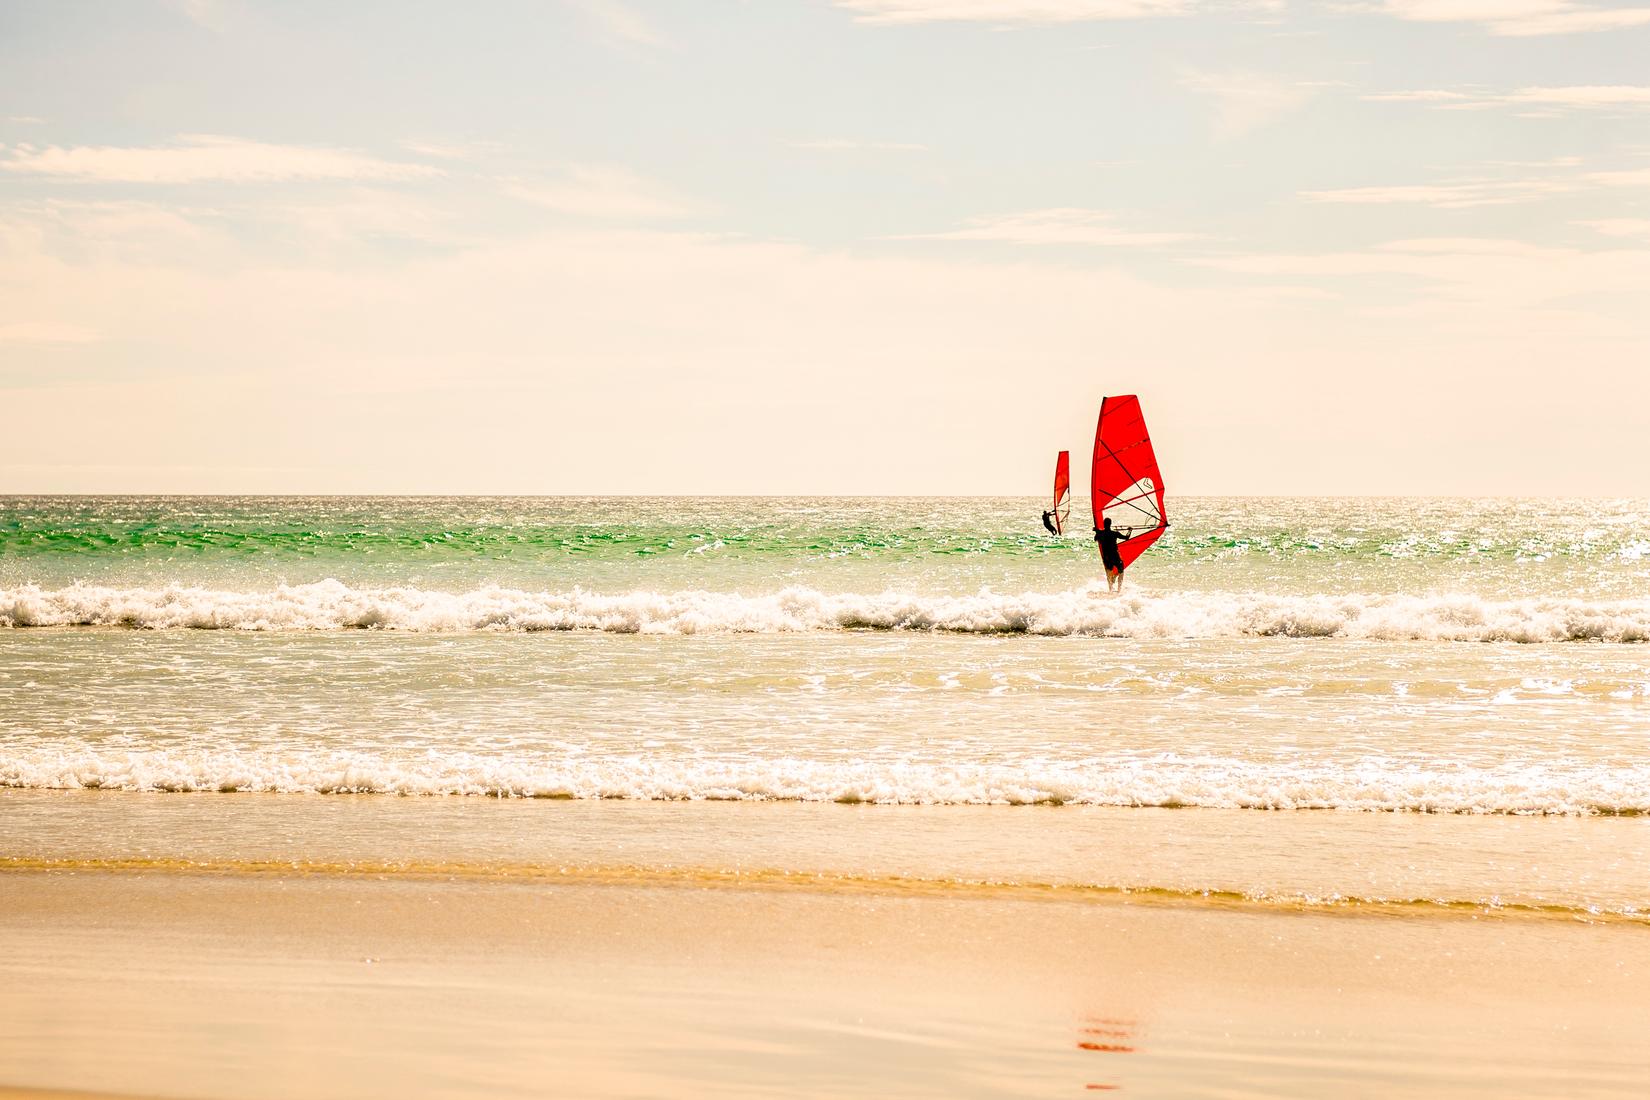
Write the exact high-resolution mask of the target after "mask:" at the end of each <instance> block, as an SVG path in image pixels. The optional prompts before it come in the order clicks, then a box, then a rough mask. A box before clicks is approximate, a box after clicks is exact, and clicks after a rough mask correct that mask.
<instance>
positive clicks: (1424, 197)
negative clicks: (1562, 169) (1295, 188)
mask: <svg viewBox="0 0 1650 1100" xmlns="http://www.w3.org/2000/svg"><path fill="white" fill-rule="evenodd" d="M1575 190H1577V185H1576V184H1575V183H1572V182H1567V181H1564V180H1539V179H1525V180H1497V179H1463V180H1452V181H1444V182H1441V183H1421V184H1400V185H1397V186H1389V187H1343V188H1338V189H1335V190H1329V191H1302V192H1301V197H1302V198H1304V199H1306V200H1307V201H1308V202H1323V203H1342V204H1350V205H1358V206H1386V205H1419V206H1431V207H1436V208H1437V209H1440V210H1462V209H1466V208H1468V207H1474V206H1507V205H1511V204H1514V203H1521V202H1534V201H1535V200H1537V199H1544V198H1547V197H1548V196H1550V195H1561V194H1565V193H1567V192H1570V191H1575Z"/></svg>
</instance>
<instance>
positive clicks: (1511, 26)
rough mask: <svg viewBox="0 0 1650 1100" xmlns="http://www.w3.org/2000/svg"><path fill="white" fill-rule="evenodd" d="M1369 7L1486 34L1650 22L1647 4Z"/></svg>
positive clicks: (1430, 2) (1508, 1) (1478, 2)
mask: <svg viewBox="0 0 1650 1100" xmlns="http://www.w3.org/2000/svg"><path fill="white" fill-rule="evenodd" d="M1356 10H1365V11H1368V10H1373V11H1378V12H1381V13H1383V14H1385V15H1391V16H1395V17H1396V18H1399V19H1404V20H1410V21H1413V22H1420V23H1481V24H1483V25H1484V26H1485V27H1486V28H1487V29H1488V30H1489V32H1490V33H1491V34H1498V35H1507V36H1513V37H1530V36H1535V35H1547V34H1580V33H1585V32H1589V31H1607V30H1620V29H1622V28H1625V27H1641V26H1644V25H1646V24H1650V8H1608V7H1594V6H1591V5H1586V4H1575V3H1571V2H1570V0H1384V3H1381V4H1380V5H1378V6H1376V7H1374V8H1360V9H1356Z"/></svg>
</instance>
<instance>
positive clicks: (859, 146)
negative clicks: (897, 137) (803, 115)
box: [790, 138, 928, 153]
mask: <svg viewBox="0 0 1650 1100" xmlns="http://www.w3.org/2000/svg"><path fill="white" fill-rule="evenodd" d="M790 146H791V148H792V149H813V150H818V151H821V152H849V151H853V150H870V151H875V152H894V153H926V152H927V151H928V146H926V145H919V144H917V143H915V142H907V141H854V140H853V139H851V138H814V139H812V140H809V141H793V142H791V143H790Z"/></svg>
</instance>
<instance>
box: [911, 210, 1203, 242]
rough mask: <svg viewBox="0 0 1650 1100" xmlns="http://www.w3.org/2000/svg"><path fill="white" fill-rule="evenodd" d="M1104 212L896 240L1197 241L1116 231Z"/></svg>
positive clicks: (976, 222) (1014, 218)
mask: <svg viewBox="0 0 1650 1100" xmlns="http://www.w3.org/2000/svg"><path fill="white" fill-rule="evenodd" d="M1113 217H1114V215H1112V214H1110V213H1108V212H1106V211H1104V210H1084V209H1079V208H1076V207H1060V208H1056V209H1051V210H1029V211H1026V212H1024V213H1019V214H1007V215H1003V216H1001V217H995V218H975V219H972V220H970V222H969V223H968V225H967V226H966V227H964V228H962V229H953V230H950V231H948V232H944V233H908V234H902V235H900V236H895V237H888V238H885V239H887V240H898V241H1001V242H1003V243H1006V244H1081V245H1103V246H1120V247H1131V246H1150V245H1159V244H1177V243H1180V242H1182V241H1191V240H1197V239H1199V238H1198V235H1197V234H1195V233H1157V232H1139V231H1135V230H1128V229H1119V228H1118V227H1116V226H1115V225H1113V224H1112V218H1113Z"/></svg>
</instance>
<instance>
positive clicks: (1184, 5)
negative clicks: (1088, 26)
mask: <svg viewBox="0 0 1650 1100" xmlns="http://www.w3.org/2000/svg"><path fill="white" fill-rule="evenodd" d="M836 5H837V7H839V8H847V9H848V10H849V11H852V12H855V13H856V14H857V16H858V18H859V20H860V21H861V22H863V23H890V24H892V23H965V22H966V23H1004V24H1008V23H1087V22H1095V21H1099V20H1106V19H1152V18H1160V17H1163V16H1173V15H1185V14H1188V13H1189V12H1191V11H1192V10H1193V9H1194V8H1195V7H1196V3H1195V0H836Z"/></svg>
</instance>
